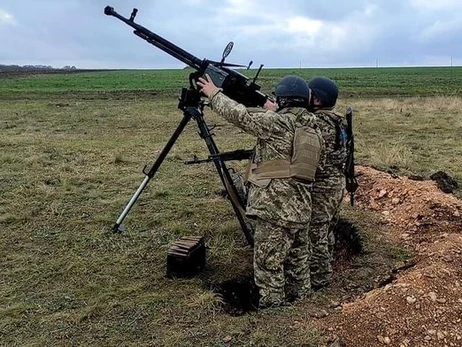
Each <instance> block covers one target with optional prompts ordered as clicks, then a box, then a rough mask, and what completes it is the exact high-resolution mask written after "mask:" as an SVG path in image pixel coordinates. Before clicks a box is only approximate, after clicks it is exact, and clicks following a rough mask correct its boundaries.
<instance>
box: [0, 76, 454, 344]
mask: <svg viewBox="0 0 462 347" xmlns="http://www.w3.org/2000/svg"><path fill="white" fill-rule="evenodd" d="M302 71H303V73H306V75H304V76H305V77H308V76H309V75H311V74H318V73H323V72H325V71H329V73H332V77H334V78H337V79H338V80H339V82H341V85H343V86H345V87H344V91H343V94H342V97H341V99H340V100H339V107H340V109H343V108H344V107H345V106H346V105H352V106H353V107H354V110H355V132H356V139H357V150H358V151H357V158H358V161H360V162H362V163H368V164H373V165H375V166H380V167H383V168H385V169H393V170H395V171H396V170H398V171H401V172H403V173H408V172H413V173H420V174H423V175H428V174H430V173H432V171H434V170H436V169H443V170H445V171H447V172H448V173H450V174H451V175H453V176H454V177H456V178H457V179H458V180H460V179H461V178H462V172H461V169H460V167H458V165H457V163H458V161H457V160H455V159H454V158H459V157H461V154H462V153H461V148H462V143H461V139H460V136H458V134H459V132H460V130H461V127H462V123H461V121H460V117H459V113H460V111H459V110H460V107H461V98H460V95H452V94H451V95H450V96H447V97H441V95H444V94H445V93H444V90H445V89H446V88H449V87H448V86H449V85H450V83H452V82H450V81H452V79H451V78H455V77H454V76H453V77H451V76H452V74H453V72H455V71H457V70H456V69H455V68H454V69H441V70H438V69H436V68H435V69H433V68H432V69H420V70H419V69H417V68H416V70H413V69H409V70H406V69H364V70H361V69H351V70H334V69H332V70H322V71H319V70H296V69H294V70H284V71H280V70H274V71H272V70H267V71H265V70H264V72H263V73H262V85H264V86H265V89H268V90H270V88H271V86H272V85H273V84H274V83H275V81H277V78H278V77H279V76H282V75H284V74H286V73H289V72H290V73H297V72H302ZM387 71H388V74H387V73H386V72H387ZM417 71H420V72H419V73H417ZM438 71H443V72H444V73H441V75H442V76H443V77H444V76H446V77H444V78H446V79H445V82H444V83H443V84H441V85H439V84H438V85H436V84H433V86H429V85H426V84H425V83H423V82H422V83H420V82H419V81H420V80H421V79H423V80H426V81H427V82H428V81H430V80H432V78H434V77H435V76H436V75H439V73H437V72H438ZM414 72H416V76H414V77H413V73H414ZM335 73H337V74H338V75H334V74H335ZM382 73H383V74H384V75H380V76H382V77H380V76H379V74H382ZM374 74H376V77H375V80H376V81H377V82H376V84H375V86H374V85H373V83H372V82H371V81H372V80H374V79H373V78H372V76H374ZM435 74H436V75H435ZM422 75H424V76H425V77H422ZM183 77H186V71H184V70H180V71H122V72H92V73H82V74H72V75H41V76H31V77H26V78H18V79H0V131H1V133H2V136H1V137H0V228H1V233H0V238H1V241H0V257H1V259H2V265H1V270H0V271H1V273H0V317H1V319H0V344H1V345H5V346H43V345H53V346H70V345H71V346H117V345H123V346H280V345H288V346H316V345H317V344H318V342H319V340H320V339H321V338H322V332H318V331H316V330H315V329H311V328H306V327H305V328H297V324H295V322H297V321H298V322H300V321H302V322H306V321H310V320H312V319H313V312H316V310H320V309H326V310H328V309H329V308H328V307H329V305H328V302H329V300H335V301H339V300H340V299H339V298H341V300H346V301H348V300H351V299H352V298H353V297H354V295H355V294H359V292H360V291H359V289H357V288H371V287H373V286H374V285H375V284H376V283H375V282H374V279H376V278H380V277H381V276H384V275H386V274H387V271H389V269H390V268H392V267H393V263H394V262H396V261H401V260H403V258H406V257H408V256H409V257H410V256H411V254H410V253H408V251H407V250H403V249H402V247H401V246H400V245H392V244H389V243H388V242H387V241H386V237H385V236H386V232H387V231H386V227H385V226H383V225H380V223H379V222H378V221H376V218H377V216H375V215H373V214H369V213H362V212H359V211H354V210H353V211H352V210H349V209H346V210H345V214H346V215H347V217H348V218H349V219H351V220H354V221H355V222H356V223H357V224H358V226H359V227H360V228H361V231H362V232H363V233H364V234H365V235H366V241H367V247H368V248H369V250H370V252H368V253H367V254H366V255H364V256H362V257H359V258H357V259H356V260H354V261H353V262H355V263H356V264H359V265H360V266H361V269H363V271H361V270H359V269H358V266H359V265H356V266H353V267H351V268H346V269H344V270H342V271H343V272H342V273H337V274H336V276H337V277H336V279H335V283H334V285H333V286H332V288H331V289H330V290H329V291H327V292H323V293H319V294H316V295H315V296H314V297H313V299H312V300H308V301H305V302H302V303H299V304H297V305H295V306H293V307H292V306H290V307H284V308H278V309H271V310H265V311H262V312H257V313H252V314H248V315H244V316H239V317H232V316H230V315H228V314H227V313H226V312H224V310H223V308H222V307H221V298H219V297H217V296H216V295H215V293H214V292H213V291H212V290H211V285H213V284H215V283H218V282H220V281H224V280H228V279H232V278H236V277H241V276H246V275H248V274H249V273H250V271H251V268H252V252H251V250H250V249H249V248H248V247H247V246H246V244H245V239H244V237H243V235H242V233H241V231H240V229H239V225H238V223H237V221H236V219H235V218H234V215H233V212H232V209H231V207H230V205H229V203H228V202H227V201H226V200H225V199H223V198H222V197H220V191H221V186H220V182H219V179H218V176H217V175H216V173H215V171H214V169H213V166H212V165H211V164H204V165H189V166H185V165H184V164H183V161H184V160H187V159H191V158H192V157H193V155H194V154H196V155H198V156H199V157H205V156H206V154H207V151H206V147H205V144H204V142H203V140H201V139H200V138H199V136H198V135H197V129H196V127H195V125H194V123H190V124H189V125H188V126H187V127H186V129H185V131H184V132H183V134H182V135H181V137H180V138H179V140H178V141H177V143H176V144H175V146H174V148H173V149H172V151H171V153H170V154H169V156H168V157H167V159H166V161H165V162H164V163H163V164H162V166H161V168H160V170H159V172H158V174H157V175H156V176H155V177H154V178H153V179H152V180H151V182H150V183H149V185H148V187H147V188H146V190H145V191H144V192H143V194H142V195H141V197H140V199H139V200H138V201H137V203H136V204H135V206H134V207H133V209H132V210H131V211H130V213H129V215H128V217H127V219H126V221H125V223H124V224H125V225H126V226H127V232H126V233H124V234H113V233H112V232H111V231H110V228H111V227H112V225H113V224H114V222H115V220H116V218H117V217H118V215H119V213H120V212H121V210H122V208H123V207H124V206H125V204H126V203H127V202H128V200H129V198H130V197H131V196H132V194H133V193H134V191H135V189H136V188H137V187H138V185H139V184H140V183H141V181H142V180H143V178H144V175H143V174H142V172H141V170H142V168H143V167H144V166H145V165H148V166H149V165H151V164H152V163H153V161H154V159H155V158H156V156H157V155H158V154H159V151H160V150H162V148H163V146H164V145H165V143H166V141H167V139H168V138H169V137H170V135H171V134H172V132H173V130H174V129H175V128H176V126H177V124H178V122H179V121H180V119H181V117H182V114H181V112H180V111H179V110H177V99H176V97H177V91H178V89H179V88H181V87H183V86H184V85H185V82H184V80H183ZM443 77H442V78H443ZM459 78H460V77H459ZM414 79H415V81H416V83H414V84H413V83H410V81H414ZM400 81H401V82H400ZM402 81H407V83H406V85H403V82H402ZM445 83H447V84H445ZM455 85H460V81H459V82H458V84H455ZM361 86H362V87H361ZM374 88H375V89H374ZM406 88H407V89H408V92H412V93H411V96H410V97H403V96H402V95H404V94H406V93H404V90H405V89H406ZM409 88H412V89H409ZM419 88H425V93H424V95H426V96H430V95H434V96H435V97H420V96H419V93H420V92H418V90H420V89H419ZM432 88H433V89H432ZM435 90H436V92H435ZM433 93H434V94H433ZM350 94H351V95H350ZM384 95H386V97H383V96H384ZM381 96H382V97H381ZM206 119H207V121H208V122H209V123H210V124H216V125H217V127H216V128H215V133H216V136H215V140H216V142H217V145H218V147H219V148H220V149H221V150H233V149H237V148H249V147H250V146H252V145H253V142H254V139H253V138H252V137H250V136H248V135H246V134H244V133H242V132H241V131H238V130H237V129H236V128H234V127H233V126H231V125H229V124H227V123H226V122H225V121H223V120H222V119H219V118H218V117H217V116H216V115H214V114H213V113H212V112H210V110H206ZM234 166H235V167H237V168H239V169H243V168H244V163H236V164H235V165H234ZM190 234H192V235H205V237H206V240H207V245H208V247H209V249H208V259H207V268H206V269H205V271H204V272H203V273H201V275H200V276H198V277H197V278H194V279H190V280H174V279H167V278H166V277H165V260H166V253H167V250H168V247H169V245H170V244H171V243H172V242H173V241H174V240H176V239H177V238H178V237H180V236H183V235H190ZM345 283H348V286H347V285H346V284H345ZM350 286H353V287H354V288H356V289H355V290H354V291H351V292H350V289H349V288H350ZM345 293H347V294H345ZM304 326H306V325H304Z"/></svg>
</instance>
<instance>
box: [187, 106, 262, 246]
mask: <svg viewBox="0 0 462 347" xmlns="http://www.w3.org/2000/svg"><path fill="white" fill-rule="evenodd" d="M191 116H192V117H193V118H194V119H195V120H196V122H197V125H198V127H199V130H200V135H201V137H202V138H203V139H204V141H205V143H206V145H207V148H208V150H209V152H210V154H211V155H215V154H219V150H218V147H217V145H216V143H215V141H214V140H213V138H212V134H211V133H210V130H209V127H208V126H207V123H206V122H205V120H204V117H203V113H202V112H200V111H198V112H194V114H192V115H191ZM213 163H214V164H215V168H216V170H217V172H218V175H219V176H220V179H221V182H222V184H223V186H224V188H225V190H226V192H227V193H228V196H229V198H230V201H231V205H232V207H233V210H234V213H235V214H236V217H237V219H238V221H239V225H240V226H241V229H242V232H243V233H244V236H245V238H246V240H247V243H248V244H249V245H250V246H252V247H253V234H252V227H251V225H250V223H248V222H246V219H247V217H246V215H245V206H244V202H243V201H242V199H241V197H240V196H239V193H238V191H237V189H236V186H235V185H234V182H233V180H232V178H231V175H230V173H229V171H228V168H227V167H226V164H225V162H224V161H223V160H222V159H221V158H219V157H217V158H216V159H213Z"/></svg>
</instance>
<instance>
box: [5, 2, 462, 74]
mask: <svg viewBox="0 0 462 347" xmlns="http://www.w3.org/2000/svg"><path fill="white" fill-rule="evenodd" d="M107 5H109V6H111V7H113V8H114V9H115V11H116V12H118V13H119V14H121V15H123V16H124V17H129V16H130V13H131V10H132V8H133V7H136V8H138V15H137V17H136V19H135V21H136V22H137V23H138V24H140V25H143V26H145V27H147V28H148V29H150V30H151V31H153V32H155V33H156V34H158V35H161V36H162V37H164V38H165V39H167V40H169V41H170V42H172V43H174V44H176V45H178V46H180V47H182V48H183V49H185V50H186V51H188V52H190V53H191V54H193V55H195V56H197V57H198V58H200V59H202V58H209V59H212V60H220V58H221V53H222V51H223V48H224V47H225V46H226V44H227V43H228V42H229V41H233V42H234V49H233V51H232V53H231V54H230V56H229V58H228V61H229V62H234V63H243V64H247V63H248V62H249V61H250V60H253V61H254V66H256V67H258V65H260V64H264V65H265V66H266V67H300V66H301V67H356V66H376V64H377V63H378V65H379V66H434V65H440V66H448V65H450V64H451V60H452V64H453V65H462V1H461V0H326V1H320V0H316V1H312V0H286V1H284V2H283V1H281V0H277V1H274V0H222V1H219V0H214V1H212V0H130V1H127V0H106V1H101V0H0V43H1V49H0V64H18V65H28V64H33V65H35V64H43V65H51V66H54V67H63V66H65V65H75V66H76V67H78V68H181V67H183V64H182V63H180V62H178V61H177V60H176V59H174V58H172V57H170V56H169V55H167V54H166V53H164V52H162V51H161V50H159V49H158V48H156V47H154V46H152V45H150V44H148V43H147V42H145V41H143V40H142V39H140V38H139V37H137V36H135V35H133V33H132V28H130V27H129V26H127V25H126V24H125V23H123V22H121V21H120V20H118V19H116V18H115V17H112V16H106V15H104V13H103V10H104V7H105V6H107Z"/></svg>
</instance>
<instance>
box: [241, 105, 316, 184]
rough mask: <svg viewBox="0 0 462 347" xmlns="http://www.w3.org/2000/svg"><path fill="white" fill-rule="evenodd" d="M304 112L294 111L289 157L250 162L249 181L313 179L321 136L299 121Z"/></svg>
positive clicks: (265, 182)
mask: <svg viewBox="0 0 462 347" xmlns="http://www.w3.org/2000/svg"><path fill="white" fill-rule="evenodd" d="M304 112H306V110H305V109H299V110H298V111H297V112H296V113H295V116H296V117H297V121H296V124H297V128H296V129H295V134H294V139H293V143H292V156H291V158H287V159H274V160H269V161H263V162H259V163H251V164H250V167H249V173H248V181H249V182H252V183H254V184H256V185H258V186H265V185H267V184H269V182H270V181H271V179H273V178H295V179H298V180H301V181H308V182H311V181H313V180H314V177H315V174H316V169H317V168H318V166H319V161H320V156H321V147H322V138H320V136H319V134H318V133H317V132H316V130H314V129H313V128H311V127H308V126H306V125H302V124H301V123H300V121H301V120H302V119H301V116H302V115H303V113H304Z"/></svg>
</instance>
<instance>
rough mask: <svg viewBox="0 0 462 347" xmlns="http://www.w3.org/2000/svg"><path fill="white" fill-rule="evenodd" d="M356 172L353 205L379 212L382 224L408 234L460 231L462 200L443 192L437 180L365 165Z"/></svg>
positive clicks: (461, 225) (461, 224)
mask: <svg viewBox="0 0 462 347" xmlns="http://www.w3.org/2000/svg"><path fill="white" fill-rule="evenodd" d="M358 174H359V175H360V176H359V177H358V181H359V184H360V188H359V189H358V191H357V194H356V206H357V207H358V208H360V209H367V210H373V211H378V212H380V213H381V214H382V215H383V222H384V223H390V224H391V225H392V226H394V227H396V228H398V229H400V230H401V231H403V232H404V233H409V234H412V233H418V234H421V233H423V232H427V231H431V232H432V233H434V232H447V233H450V232H457V231H460V230H461V227H462V218H461V214H462V201H461V200H459V199H457V198H456V197H455V196H454V195H452V194H446V193H444V192H442V191H441V190H440V189H439V188H438V184H437V183H436V182H434V181H432V180H423V181H417V180H413V179H410V178H408V177H394V176H392V175H390V174H388V173H385V172H381V171H377V170H374V169H372V168H370V167H364V166H360V167H358ZM404 236H405V237H406V235H404Z"/></svg>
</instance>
